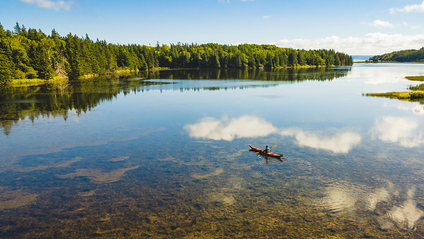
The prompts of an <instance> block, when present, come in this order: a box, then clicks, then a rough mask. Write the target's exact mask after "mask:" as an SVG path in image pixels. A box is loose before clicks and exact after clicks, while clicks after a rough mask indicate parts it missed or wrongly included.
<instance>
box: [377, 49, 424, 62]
mask: <svg viewBox="0 0 424 239" xmlns="http://www.w3.org/2000/svg"><path fill="white" fill-rule="evenodd" d="M370 60H371V61H373V62H378V61H396V62H423V61H424V47H422V48H421V49H419V50H402V51H394V52H391V53H387V54H384V55H378V56H374V57H371V58H370Z"/></svg>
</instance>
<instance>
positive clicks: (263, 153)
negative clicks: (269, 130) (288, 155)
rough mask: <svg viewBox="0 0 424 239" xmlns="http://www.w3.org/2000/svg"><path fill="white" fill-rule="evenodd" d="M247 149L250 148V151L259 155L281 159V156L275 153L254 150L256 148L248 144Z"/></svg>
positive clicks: (258, 149)
mask: <svg viewBox="0 0 424 239" xmlns="http://www.w3.org/2000/svg"><path fill="white" fill-rule="evenodd" d="M249 147H250V148H251V150H252V151H255V152H258V153H259V154H261V155H267V156H271V157H275V158H281V157H283V155H282V154H276V153H272V152H269V153H266V152H265V149H260V148H256V147H253V146H252V145H250V144H249Z"/></svg>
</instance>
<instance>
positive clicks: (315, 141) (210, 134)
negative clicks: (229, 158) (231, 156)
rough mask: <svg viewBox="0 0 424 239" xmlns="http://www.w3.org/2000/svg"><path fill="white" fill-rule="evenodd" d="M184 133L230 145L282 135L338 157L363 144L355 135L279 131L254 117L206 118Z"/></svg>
mask: <svg viewBox="0 0 424 239" xmlns="http://www.w3.org/2000/svg"><path fill="white" fill-rule="evenodd" d="M184 129H185V130H186V131H187V132H188V133H189V135H190V137H194V138H203V139H212V140H226V141H232V140H234V139H236V138H257V137H266V136H268V135H271V134H280V135H281V136H283V137H285V136H294V137H295V143H296V144H298V145H299V146H300V147H311V148H315V149H324V150H329V151H332V152H334V153H348V152H349V151H350V150H351V149H352V148H353V147H354V146H356V145H358V144H359V143H360V142H361V136H360V135H359V134H357V133H353V132H343V133H336V134H334V135H331V136H322V135H318V134H317V133H313V132H305V131H303V130H300V129H283V128H281V129H279V128H277V127H274V126H273V125H272V123H269V122H267V121H265V120H264V119H263V118H259V117H257V116H252V115H244V116H241V117H239V118H233V119H230V118H228V117H224V118H223V119H221V120H218V119H214V118H203V119H201V120H200V122H198V123H195V124H188V125H186V126H184Z"/></svg>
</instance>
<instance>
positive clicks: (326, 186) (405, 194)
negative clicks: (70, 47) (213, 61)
mask: <svg viewBox="0 0 424 239" xmlns="http://www.w3.org/2000/svg"><path fill="white" fill-rule="evenodd" d="M423 74H424V65H421V64H378V65H365V64H355V65H354V66H353V67H346V68H333V69H324V68H322V69H301V70H296V71H292V70H280V71H266V70H265V71H238V70H236V71H230V70H228V71H224V70H222V71H220V70H208V71H206V70H200V71H196V70H185V71H162V72H153V73H151V72H150V73H142V74H140V75H138V76H128V77H121V78H111V79H99V80H93V81H86V82H71V83H61V84H52V85H44V86H37V87H30V88H8V89H4V90H1V91H0V109H1V115H0V129H1V130H2V131H3V132H2V133H1V134H0V166H1V167H0V236H1V237H6V238H7V237H12V238H34V237H42V238H86V237H103V238H116V237H140V238H146V237H152V238H158V237H159V238H161V237H163V238H178V237H187V238H217V237H222V238H239V237H240V238H243V237H247V238H254V237H271V238H293V237H299V238H305V237H327V236H338V237H348V238H350V237H352V238H358V237H415V238H422V237H424V220H422V217H423V216H424V191H423V190H424V178H423V176H424V158H423V156H422V155H423V151H424V150H423V148H422V146H423V145H424V115H423V114H424V108H423V105H422V104H420V103H419V102H414V103H412V102H405V101H398V100H392V99H385V98H372V97H364V96H362V93H369V92H386V91H402V90H405V89H406V88H408V86H410V85H417V83H416V82H411V81H407V80H405V79H404V77H405V76H409V75H423ZM249 144H251V145H254V146H256V147H260V148H264V147H265V145H270V146H273V145H277V146H276V147H275V148H274V149H273V152H277V153H282V154H284V158H283V159H282V160H278V159H272V158H270V159H266V158H263V157H262V156H258V155H256V154H254V153H253V152H249V147H248V145H249Z"/></svg>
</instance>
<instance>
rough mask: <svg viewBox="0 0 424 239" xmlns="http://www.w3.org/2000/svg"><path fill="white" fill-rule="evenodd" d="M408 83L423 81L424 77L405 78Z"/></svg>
mask: <svg viewBox="0 0 424 239" xmlns="http://www.w3.org/2000/svg"><path fill="white" fill-rule="evenodd" d="M405 78H406V79H408V80H410V81H424V76H405Z"/></svg>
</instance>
